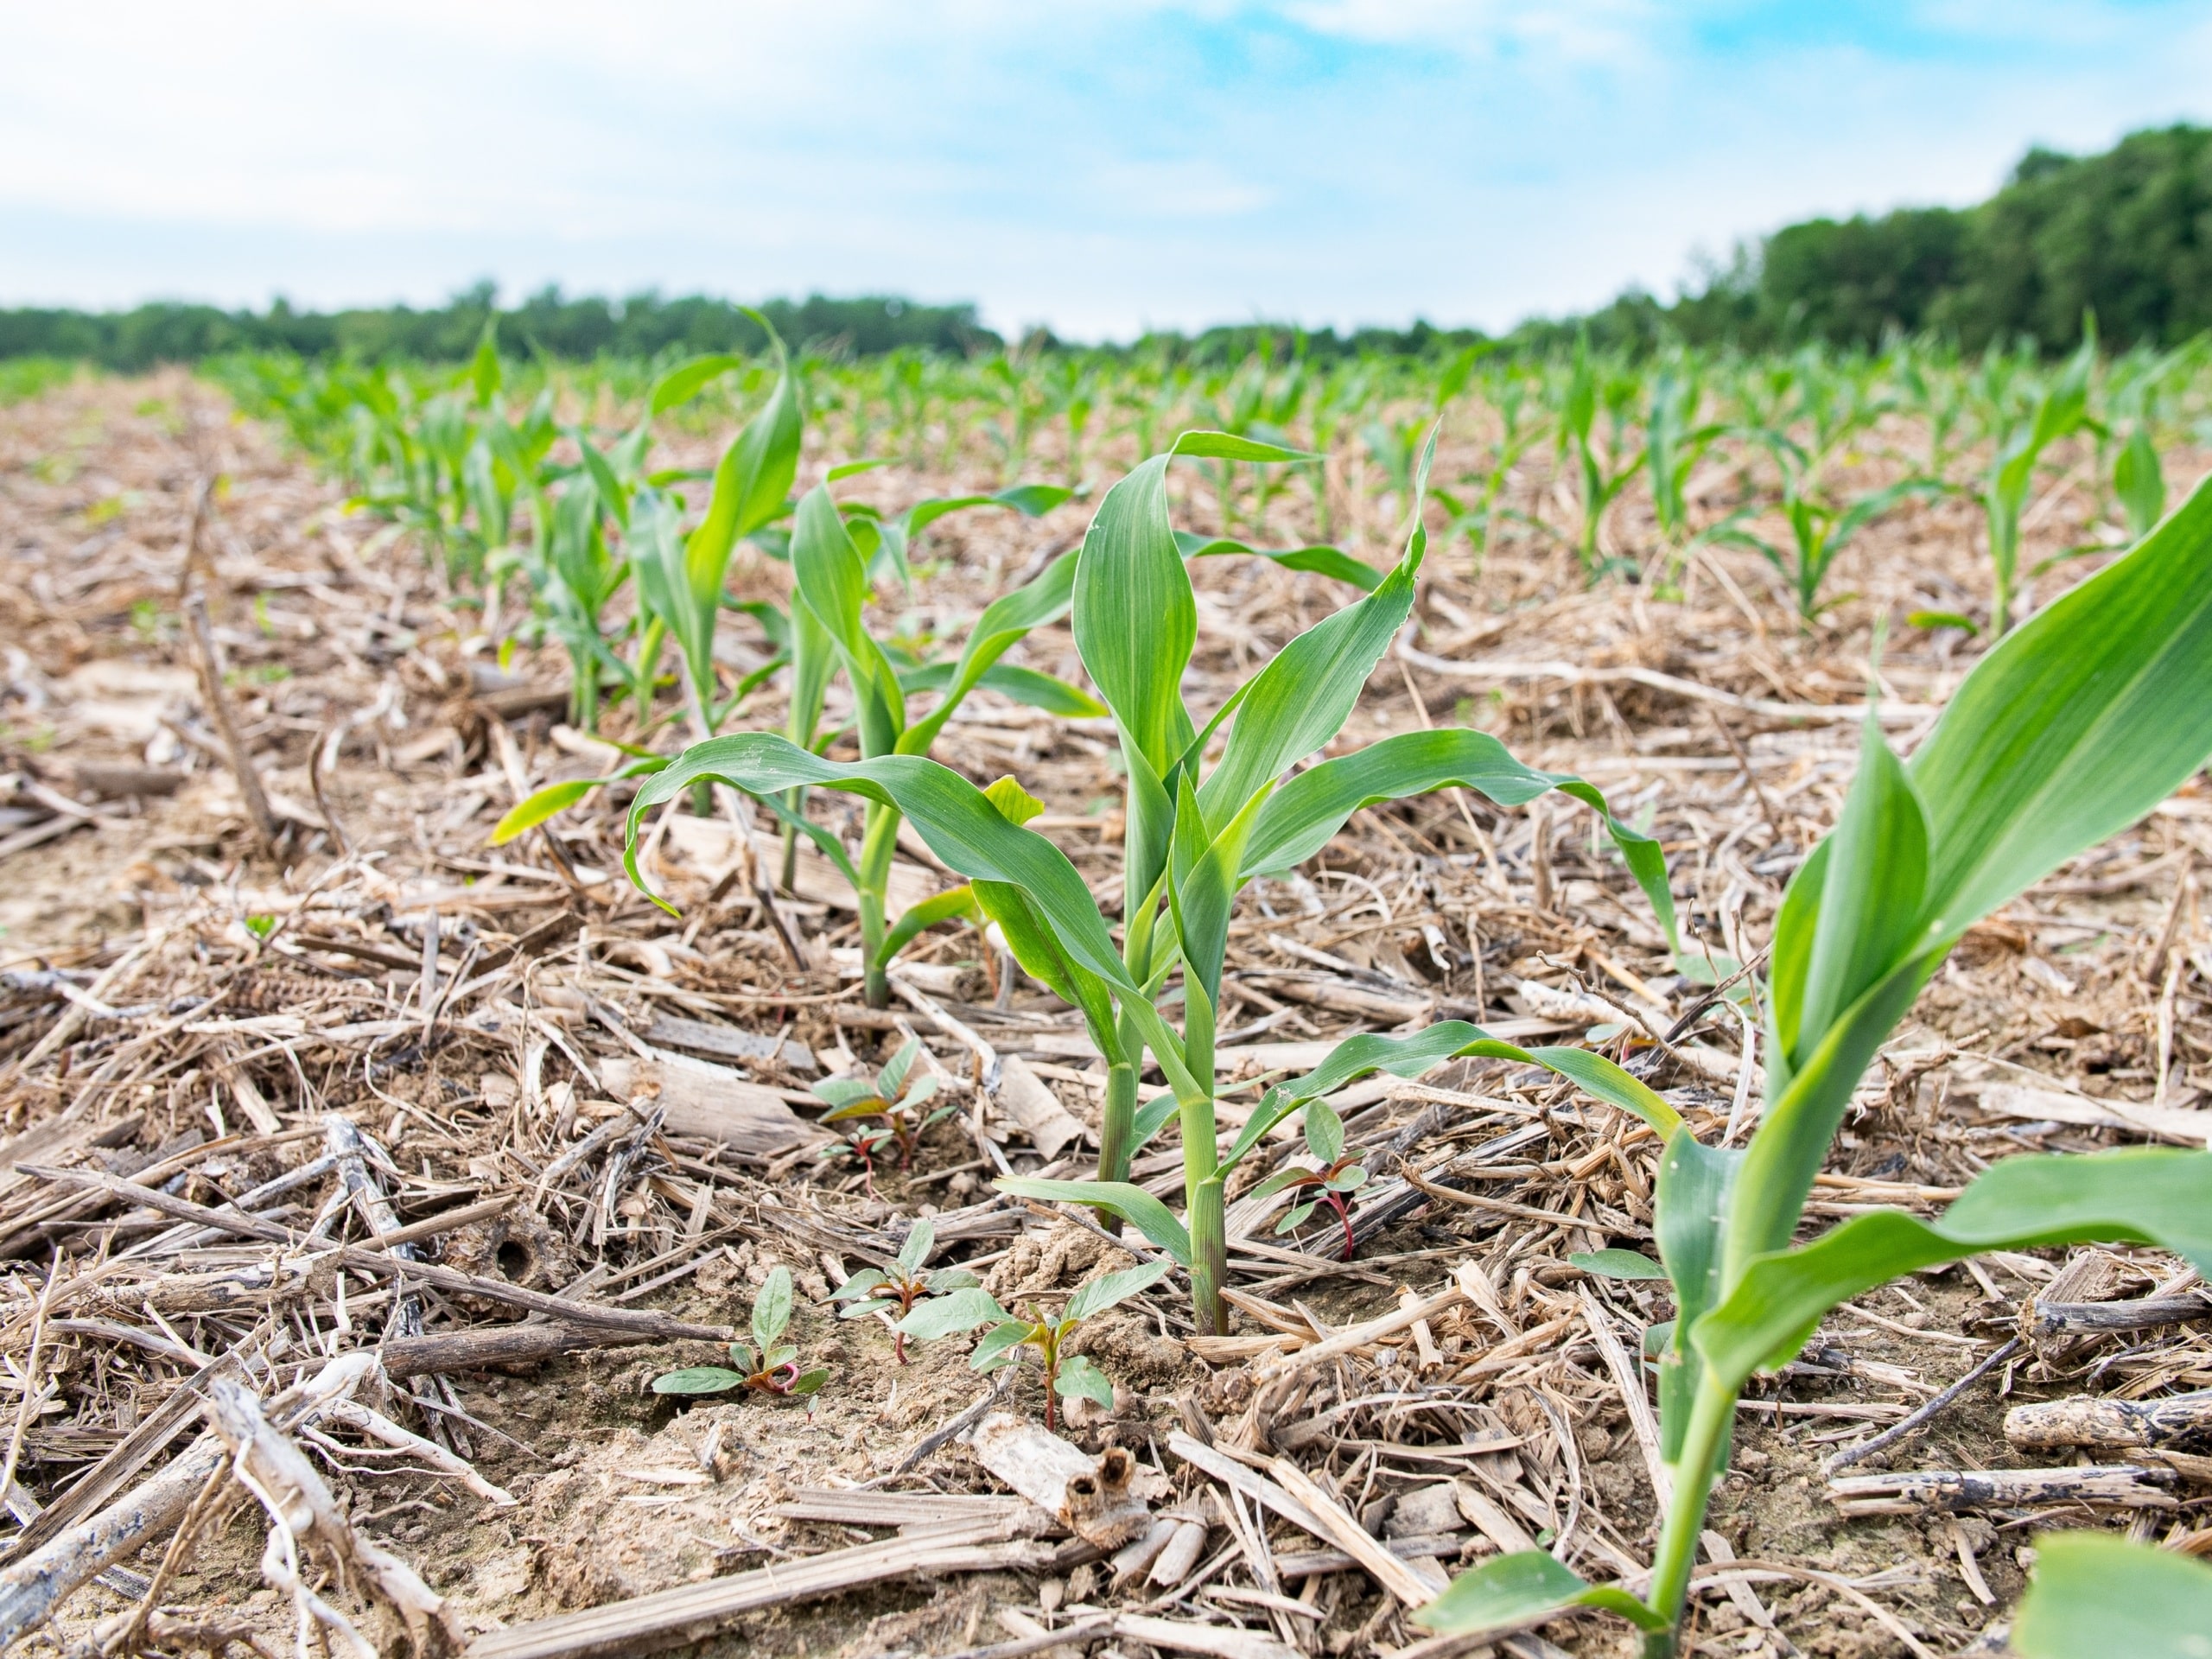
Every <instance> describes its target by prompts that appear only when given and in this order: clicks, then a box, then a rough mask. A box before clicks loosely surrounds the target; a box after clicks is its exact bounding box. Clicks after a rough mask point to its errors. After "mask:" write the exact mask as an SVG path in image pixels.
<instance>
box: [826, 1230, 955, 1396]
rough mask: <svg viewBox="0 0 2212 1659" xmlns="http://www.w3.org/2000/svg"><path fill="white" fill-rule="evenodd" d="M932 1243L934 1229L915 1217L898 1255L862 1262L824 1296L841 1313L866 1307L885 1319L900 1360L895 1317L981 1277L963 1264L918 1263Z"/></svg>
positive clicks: (862, 1312)
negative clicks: (878, 1262) (874, 1264)
mask: <svg viewBox="0 0 2212 1659" xmlns="http://www.w3.org/2000/svg"><path fill="white" fill-rule="evenodd" d="M936 1243H937V1229H936V1228H934V1227H932V1226H931V1225H930V1224H929V1223H928V1222H926V1221H918V1222H916V1223H915V1224H914V1225H913V1228H912V1230H911V1231H909V1232H908V1233H907V1235H906V1243H905V1244H903V1245H901V1246H900V1247H899V1256H898V1259H897V1260H896V1261H894V1262H892V1264H891V1265H890V1266H889V1267H888V1268H861V1271H860V1272H858V1273H856V1274H854V1275H853V1276H852V1277H851V1278H849V1279H848V1280H846V1281H845V1282H844V1283H843V1284H842V1285H840V1286H838V1287H837V1288H836V1290H834V1291H832V1292H831V1293H830V1295H829V1300H832V1301H836V1302H843V1303H844V1304H845V1306H844V1308H843V1309H842V1311H841V1312H840V1313H838V1315H837V1317H838V1318H839V1319H861V1318H864V1317H865V1316H867V1315H868V1314H870V1313H880V1314H882V1315H883V1316H885V1317H886V1318H887V1319H890V1320H891V1321H892V1322H893V1323H892V1326H891V1330H892V1334H893V1337H894V1338H896V1339H897V1342H896V1347H895V1350H894V1351H895V1352H896V1353H897V1355H898V1357H899V1363H900V1364H901V1365H904V1364H905V1363H906V1331H905V1330H904V1329H902V1328H901V1327H900V1325H899V1323H898V1321H899V1320H901V1319H905V1318H906V1316H907V1315H908V1314H909V1313H912V1312H913V1311H914V1308H915V1306H917V1305H918V1304H919V1303H921V1302H923V1301H925V1300H927V1299H928V1298H930V1297H931V1296H945V1295H950V1294H951V1293H952V1292H954V1291H956V1290H974V1289H975V1288H976V1287H978V1286H980V1285H981V1284H982V1280H980V1279H978V1278H976V1275H975V1274H972V1273H970V1272H969V1271H968V1269H967V1268H936V1269H935V1270H931V1269H929V1268H925V1267H924V1266H923V1265H922V1264H923V1263H924V1262H927V1261H928V1260H929V1257H930V1250H931V1248H932V1247H933V1246H934V1245H935V1244H936Z"/></svg>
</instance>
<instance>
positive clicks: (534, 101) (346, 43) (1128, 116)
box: [0, 0, 2212, 338]
mask: <svg viewBox="0 0 2212 1659" xmlns="http://www.w3.org/2000/svg"><path fill="white" fill-rule="evenodd" d="M5 20H6V21H5V30H6V40H7V42H8V44H7V48H6V49H5V51H4V52H0V303H27V302H61V303H74V304H96V305H107V304H123V303H129V302H136V301H137V300H141V299H144V298H149V297H156V296H163V297H186V298H195V299H211V300H215V301H218V302H223V303H226V304H248V303H250V304H261V303H264V302H266V301H267V300H268V299H269V298H270V296H272V295H275V294H278V293H282V294H284V295H286V296H289V297H290V298H291V299H292V300H293V301H294V302H296V303H302V304H321V305H327V304H334V303H344V302H385V301H389V300H393V299H406V300H410V301H414V302H435V301H438V300H441V299H442V298H443V297H445V296H447V295H448V294H450V293H451V292H453V291H454V289H458V288H461V287H463V286H466V285H467V283H470V282H472V281H474V280H475V279H476V278H478V277H493V279H495V280H496V281H498V282H499V283H500V285H501V287H502V289H503V291H504V292H505V293H506V294H507V295H508V296H510V297H513V296H518V295H520V294H521V293H523V292H525V291H527V290H530V289H535V288H537V287H539V286H542V285H543V284H544V283H548V282H554V283H560V284H561V285H562V286H563V288H564V289H568V290H569V291H571V292H605V293H613V294H621V293H627V292H634V291H636V290H638V289H644V288H648V287H658V288H659V289H662V290H664V291H665V292H671V293H675V292H691V291H696V290H705V291H709V292H715V293H724V294H729V295H733V296H739V297H742V298H748V299H749V298H756V297H760V296H766V295H771V294H794V295H796V294H800V293H804V292H806V291H810V290H816V289H819V290H821V291H824V292H828V293H833V294H854V293H861V292H884V291H890V292H900V293H906V294H909V295H912V296H916V297H918V298H923V299H929V300H950V299H973V300H975V301H976V302H979V303H980V304H981V306H982V310H983V314H984V316H985V319H986V320H987V321H989V322H991V323H993V324H995V326H998V327H1001V328H1007V329H1011V328H1016V327H1021V326H1024V325H1027V324H1028V323H1032V322H1046V323H1050V324H1051V325H1052V326H1053V327H1057V328H1058V329H1059V330H1060V331H1061V332H1063V333H1064V334H1070V335H1071V336H1074V337H1079V338H1097V337H1106V336H1111V337H1126V336H1128V335H1129V334H1134V333H1135V332H1136V331H1137V330H1139V329H1141V328H1142V327H1146V326H1147V325H1160V326H1182V327H1190V326H1195V325H1202V324H1205V323H1208V322H1215V321H1240V320H1245V319H1249V318H1252V317H1255V316H1266V317H1269V318H1286V319H1295V320H1299V321H1306V322H1308V323H1312V324H1315V325H1319V324H1323V323H1336V324H1339V325H1346V324H1357V323H1360V322H1380V323H1393V324H1395V323H1403V322H1406V321H1410V320H1411V319H1413V318H1414V317H1415V316H1425V317H1427V318H1429V319H1430V320H1432V321H1438V322H1441V323H1448V324H1470V323H1471V324H1476V325H1478V326H1483V327H1504V326H1507V325H1509V324H1510V323H1512V322H1514V321H1517V320H1519V319H1520V318H1522V317H1524V316H1527V315H1556V314H1559V313H1561V312H1565V311H1569V310H1573V309H1577V308H1583V307H1586V306H1589V305H1592V304H1596V303H1599V302H1603V301H1604V300H1605V299H1607V298H1609V297H1611V296H1612V295H1613V294H1615V293H1617V292H1618V291H1619V290H1620V289H1622V288H1623V287H1624V286H1625V285H1627V284H1630V283H1642V284H1643V285H1644V286H1646V287H1648V288H1650V289H1654V290H1655V291H1656V292H1659V293H1662V294H1671V293H1672V292H1673V291H1674V290H1675V288H1676V286H1677V285H1678V284H1679V283H1681V280H1682V279H1683V278H1684V277H1686V276H1687V275H1688V273H1689V272H1690V271H1691V270H1693V269H1694V262H1695V261H1696V260H1697V259H1698V258H1699V257H1715V258H1718V257H1725V256H1726V253H1727V251H1728V250H1729V248H1730V247H1731V245H1732V244H1733V243H1734V242H1735V241H1736V240H1737V239H1738V238H1742V237H1746V236H1753V235H1756V234H1757V233H1758V232H1761V231H1763V230H1765V229H1769V228H1771V227H1772V226H1776V225H1778V224H1782V223H1784V222H1787V221H1788V220H1789V219H1796V218H1802V217H1804V216H1806V215H1808V214H1810V213H1849V212H1853V211H1856V210H1860V209H1877V210H1878V209H1880V208H1883V207H1890V206H1893V205H1896V204H1898V203H1901V202H1965V201H1970V200H1975V199H1977V198H1978V197H1980V196H1981V195H1983V194H1986V192H1987V191H1988V190H1990V189H1991V188H1993V187H1994V186H1995V185H1996V184H1997V183H1998V182H1999V181H2000V180H2001V179H2002V178H2003V176H2004V175H2005V171H2006V169H2007V168H2009V167H2010V166H2011V164H2012V162H2013V161H2015V160H2016V159H2017V158H2018V156H2019V154H2020V153H2021V152H2022V151H2023V150H2024V149H2025V148H2026V147H2027V146H2028V145H2029V144H2030V143H2049V144H2054V145H2056V146H2058V147H2061V148H2067V149H2090V148H2096V147H2101V146H2102V145H2104V144H2106V143H2109V142H2110V141H2111V140H2112V139H2113V138H2114V137H2118V136H2119V135H2120V134H2121V133H2123V132H2126V131H2127V130H2132V129H2133V128H2136V127H2139V126H2145V125H2151V124H2161V123H2164V122H2168V121H2172V120H2177V119H2186V118H2194V119H2198V120H2203V119H2207V118H2212V8H2208V7H2206V6H2205V5H2203V4H2202V3H2190V4H2178V3H2164V0H2160V3H2120V0H2011V3H1995V0H1926V3H1901V4H1896V5H1885V6H1872V5H1863V6H1862V5H1850V4H1844V3H1806V0H1800V3H1793V4H1773V3H1755V0H1677V3H1671V4H1666V3H1651V0H1553V3H1549V4H1512V3H1485V0H1289V3H1281V4H1275V5H1246V4H1235V3H1228V0H1220V3H1201V4H1191V5H1166V4H1147V3H1142V0H1120V3H1103V0H1046V3H1042V4H1039V3H1036V0H1029V3H1014V0H810V3H807V4H805V5H800V6H794V5H789V4H785V5H764V4H760V3H755V0H721V3H706V0H632V3H627V4H619V5H618V4H607V3H588V0H536V3H530V4H524V3H519V0H375V3H354V0H319V3H315V4H312V5H308V6H302V5H300V4H298V3H297V0H207V3H203V4H200V5H196V6H177V5H175V4H173V3H163V4H161V5H139V4H114V3H100V0H75V3H73V4H71V5H68V6H66V7H62V6H51V5H48V6H32V5H29V4H26V3H21V0H18V3H14V4H10V5H9V6H8V7H7V9H6V12H5Z"/></svg>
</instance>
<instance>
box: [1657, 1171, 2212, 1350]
mask: <svg viewBox="0 0 2212 1659" xmlns="http://www.w3.org/2000/svg"><path fill="white" fill-rule="evenodd" d="M1750 1178H1751V1175H1750V1166H1749V1164H1748V1163H1747V1164H1746V1166H1745V1171H1744V1173H1743V1174H1742V1175H1741V1176H1739V1178H1738V1190H1739V1191H1740V1189H1741V1186H1742V1184H1743V1182H1744V1181H1745V1180H1748V1179H1750ZM1664 1202H1665V1200H1664V1199H1662V1205H1663V1203H1664ZM2105 1242H2119V1243H2138V1244H2152V1245H2156V1246H2158V1247H2159V1248H2160V1249H2170V1250H2173V1251H2175V1252H2176V1253H2177V1254H2179V1255H2183V1256H2186V1257H2187V1258H2188V1259H2189V1261H2190V1263H2191V1264H2192V1265H2193V1266H2195V1267H2196V1268H2197V1270H2198V1271H2199V1272H2200V1273H2202V1272H2208V1271H2212V1153H2204V1152H2183V1151H2178V1150H2174V1149H2171V1148H2167V1147H2126V1148H2123V1149H2121V1150H2119V1151H2115V1152H2101V1153H2090V1154H2049V1155H2044V1154H2024V1155H2022V1156H2019V1157H2017V1158H2007V1159H2005V1160H2004V1161H2003V1162H2001V1163H1999V1164H1995V1165H1993V1166H1991V1167H1990V1168H1989V1169H1987V1170H1986V1171H1985V1172H1984V1173H1982V1174H1980V1176H1978V1177H1976V1178H1975V1179H1974V1182H1973V1184H1972V1185H1969V1186H1968V1187H1967V1190H1966V1191H1965V1192H1962V1193H1961V1194H1960V1196H1959V1198H1958V1200H1957V1201H1956V1202H1955V1203H1954V1204H1953V1205H1951V1207H1950V1208H1949V1209H1948V1210H1947V1211H1944V1213H1943V1215H1942V1218H1941V1219H1940V1220H1938V1221H1936V1222H1935V1223H1933V1224H1929V1223H1926V1222H1923V1221H1920V1220H1917V1219H1916V1218H1915V1217H1911V1216H1909V1215H1907V1214H1905V1213H1904V1211H1896V1210H1877V1211H1871V1212H1869V1213H1867V1214H1866V1215H1861V1216H1854V1217H1852V1219H1850V1220H1849V1221H1847V1222H1845V1223H1844V1224H1842V1225H1841V1226H1840V1227H1837V1228H1835V1229H1834V1230H1831V1231H1829V1232H1828V1233H1827V1234H1825V1235H1823V1236H1821V1238H1819V1239H1817V1240H1815V1242H1814V1243H1810V1244H1807V1245H1805V1246H1803V1247H1802V1248H1800V1249H1792V1250H1781V1251H1775V1252H1771V1253H1770V1254H1767V1255H1760V1256H1757V1257H1755V1258H1753V1259H1752V1260H1751V1262H1749V1263H1748V1264H1747V1265H1746V1266H1745V1268H1744V1271H1743V1273H1742V1274H1741V1276H1740V1277H1739V1278H1738V1280H1737V1281H1736V1282H1735V1285H1734V1287H1733V1288H1732V1290H1731V1291H1730V1292H1729V1294H1728V1295H1727V1298H1726V1300H1724V1301H1722V1302H1721V1303H1720V1305H1719V1306H1717V1307H1715V1308H1713V1310H1712V1311H1711V1312H1710V1313H1707V1314H1706V1315H1705V1317H1704V1318H1703V1319H1700V1320H1698V1321H1697V1324H1696V1326H1695V1328H1694V1330H1693V1331H1692V1332H1691V1333H1690V1340H1691V1341H1692V1342H1693V1343H1694V1344H1696V1347H1697V1350H1698V1352H1699V1353H1700V1355H1701V1356H1702V1357H1703V1358H1704V1360H1705V1362H1706V1363H1707V1364H1708V1365H1710V1366H1712V1367H1713V1371H1714V1373H1715V1374H1716V1375H1717V1376H1719V1378H1720V1379H1721V1380H1722V1381H1723V1382H1724V1383H1726V1384H1727V1385H1728V1386H1729V1387H1730V1388H1732V1389H1733V1388H1738V1387H1740V1386H1741V1385H1742V1383H1743V1382H1744V1381H1745V1378H1747V1377H1749V1376H1751V1373H1752V1372H1753V1371H1755V1370H1771V1369H1772V1368H1774V1367H1776V1366H1778V1365H1782V1364H1783V1363H1787V1362H1788V1361H1789V1358H1790V1357H1792V1356H1793V1355H1795V1354H1796V1352H1797V1351H1798V1350H1799V1349H1800V1348H1802V1346H1803V1345H1804V1344H1805V1342H1806V1340H1807V1339H1808V1338H1809V1337H1810V1336H1811V1335H1812V1333H1813V1332H1814V1331H1815V1328H1817V1327H1818V1325H1819V1324H1820V1322H1821V1318H1822V1317H1823V1316H1824V1315H1825V1314H1826V1313H1827V1311H1828V1310H1829V1309H1830V1308H1832V1307H1834V1306H1835V1305H1836V1304H1837V1303H1839V1302H1841V1301H1845V1300H1849V1299H1850V1298H1851V1297H1853V1296H1856V1295H1858V1294H1859V1293H1860V1292H1862V1291H1865V1290H1869V1289H1872V1287H1874V1286H1876V1285H1879V1284H1885V1283H1886V1282H1887V1281H1890V1280H1891V1279H1895V1278H1897V1277H1900V1276H1901V1275H1903V1274H1908V1273H1911V1272H1914V1271H1916V1270H1917V1269H1919V1268H1926V1267H1934V1266H1936V1265H1938V1264H1940V1263H1943V1262H1955V1261H1956V1260H1958V1259H1959V1258H1960V1257H1961V1256H1962V1255H1973V1254H1974V1253H1975V1252H1977V1251H1980V1250H2026V1249H2037V1248H2038V1247H2040V1246H2043V1245H2049V1244H2079V1243H2105Z"/></svg>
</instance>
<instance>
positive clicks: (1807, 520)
mask: <svg viewBox="0 0 2212 1659" xmlns="http://www.w3.org/2000/svg"><path fill="white" fill-rule="evenodd" d="M1783 453H1786V452H1777V458H1778V459H1779V458H1780V456H1781V454H1783ZM1782 476H1783V494H1782V516H1783V521H1784V522H1785V523H1786V524H1788V525H1789V542H1788V543H1786V544H1785V543H1778V542H1773V541H1769V540H1768V539H1767V538H1766V537H1764V536H1760V535H1757V534H1755V533H1754V532H1752V531H1748V530H1745V529H1743V528H1742V527H1741V526H1740V525H1738V524H1734V523H1732V522H1731V523H1726V524H1719V525H1716V526H1714V527H1713V529H1712V530H1710V531H1707V532H1706V536H1705V539H1707V540H1708V541H1713V542H1721V543H1731V544H1732V545H1735V546H1738V547H1747V548H1751V549H1752V550H1755V551H1756V552H1758V554H1759V555H1760V556H1762V557H1764V559H1765V560H1766V562H1767V563H1769V564H1771V565H1772V566H1773V567H1774V568H1775V569H1776V570H1777V571H1778V572H1779V573H1780V574H1781V575H1782V578H1783V581H1784V582H1788V583H1789V592H1790V597H1791V599H1792V600H1793V601H1795V602H1796V607H1797V620H1798V623H1799V625H1800V626H1804V627H1810V626H1812V625H1813V624H1814V622H1815V621H1816V620H1819V618H1820V614H1821V612H1822V611H1825V610H1827V609H1828V608H1829V607H1831V606H1834V605H1840V604H1841V603H1842V602H1843V600H1844V598H1846V597H1848V596H1847V595H1839V596H1837V597H1835V598H1833V599H1822V598H1821V586H1822V584H1824V583H1825V582H1827V575H1828V571H1829V569H1830V568H1831V567H1832V566H1833V565H1834V563H1835V561H1836V558H1837V556H1838V555H1840V553H1841V552H1842V551H1843V550H1844V549H1845V548H1847V547H1848V546H1849V545H1850V544H1851V542H1852V540H1853V537H1856V536H1857V535H1858V534H1859V531H1863V530H1865V529H1866V528H1867V527H1868V526H1869V525H1871V524H1874V523H1875V522H1876V521H1877V520H1878V519H1879V518H1882V517H1883V516H1884V515H1885V514H1886V513H1888V512H1892V511H1893V510H1894V509H1895V508H1896V507H1897V505H1898V504H1899V503H1900V502H1903V501H1904V500H1906V499H1910V498H1911V497H1914V496H1930V495H1939V494H1941V493H1942V486H1941V485H1939V484H1936V483H1932V482H1930V481H1929V480H1926V479H1920V478H1908V479H1902V480H1898V481H1897V483H1894V484H1891V485H1887V486H1884V487H1883V488H1881V489H1878V490H1872V491H1869V492H1868V493H1866V494H1864V495H1861V496H1859V497H1857V498H1856V499H1853V500H1851V501H1848V502H1847V503H1845V504H1844V505H1841V506H1836V505H1831V504H1830V503H1828V502H1827V501H1824V500H1821V499H1819V498H1818V497H1817V496H1816V495H1813V494H1809V493H1808V492H1807V486H1808V472H1807V470H1806V468H1805V467H1804V466H1803V465H1802V463H1801V464H1798V465H1792V464H1791V462H1790V461H1789V460H1783V461H1782Z"/></svg>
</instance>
